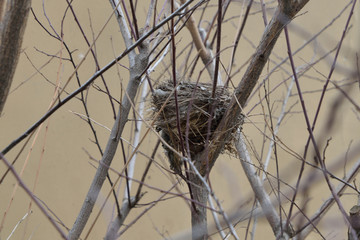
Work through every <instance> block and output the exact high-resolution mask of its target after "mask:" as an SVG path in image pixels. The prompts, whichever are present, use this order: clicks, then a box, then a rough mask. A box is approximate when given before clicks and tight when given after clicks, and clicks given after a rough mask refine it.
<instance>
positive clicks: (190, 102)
mask: <svg viewBox="0 0 360 240" xmlns="http://www.w3.org/2000/svg"><path fill="white" fill-rule="evenodd" d="M176 90H177V91H176V92H177V101H175V91H174V85H173V82H171V81H166V82H164V83H162V84H160V85H159V86H158V87H157V89H156V90H155V91H154V93H153V96H152V105H153V110H154V115H157V113H158V112H159V111H161V112H160V114H159V115H158V117H157V119H155V126H156V129H157V130H158V131H159V132H161V135H162V138H163V139H164V140H165V141H166V142H167V143H168V144H169V145H170V146H171V147H172V148H173V149H175V150H176V151H177V152H179V153H181V152H182V150H181V149H182V147H181V142H182V143H183V144H184V150H185V152H187V151H186V149H187V148H186V146H187V145H186V141H188V143H189V150H190V155H191V158H192V159H194V157H195V156H196V154H198V153H200V152H202V151H203V150H204V148H205V143H206V139H210V140H211V138H212V135H213V134H214V132H215V130H216V128H217V126H218V125H219V123H220V121H221V119H222V117H223V115H224V113H225V110H226V108H227V107H228V105H229V103H230V100H231V96H230V93H229V91H228V90H227V89H226V88H225V87H222V86H219V87H217V88H216V90H215V98H212V90H213V87H212V85H211V84H204V83H193V82H180V83H178V85H177V87H176ZM176 106H177V107H176ZM176 109H178V114H179V117H177V111H176ZM211 112H212V120H211V125H210V131H209V119H210V113H211ZM178 118H179V127H180V132H181V135H180V134H179V130H178V129H179V128H178V120H177V119H178ZM241 119H242V117H241ZM234 121H237V122H238V123H237V124H234V126H235V127H234V129H233V130H235V129H236V128H237V127H239V126H240V124H241V122H242V120H240V118H239V119H238V120H237V119H234ZM208 134H210V135H209V136H208ZM180 136H181V137H182V141H181V140H180ZM207 137H208V138H207ZM230 140H231V139H230ZM163 147H164V149H165V150H166V153H167V155H168V157H169V161H170V165H171V168H172V169H173V170H174V171H175V172H176V173H178V174H180V173H181V166H182V161H181V160H180V158H179V157H177V156H178V155H177V154H174V153H173V151H172V150H170V148H168V147H167V146H166V145H163ZM224 149H225V150H231V149H232V146H231V141H228V142H227V143H225V148H224Z"/></svg>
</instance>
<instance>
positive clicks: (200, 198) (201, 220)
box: [189, 171, 209, 240]
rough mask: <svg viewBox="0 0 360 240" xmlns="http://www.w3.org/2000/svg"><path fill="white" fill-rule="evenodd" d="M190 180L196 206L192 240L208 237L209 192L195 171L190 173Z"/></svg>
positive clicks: (193, 214) (192, 212)
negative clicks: (207, 212) (207, 205)
mask: <svg viewBox="0 0 360 240" xmlns="http://www.w3.org/2000/svg"><path fill="white" fill-rule="evenodd" d="M189 180H190V184H191V190H192V194H193V200H194V204H193V205H192V206H195V209H194V207H193V208H192V209H191V226H192V240H200V239H201V240H204V239H207V236H208V235H207V217H206V204H207V201H208V196H209V193H208V191H207V190H206V187H205V186H204V183H203V181H202V180H201V179H200V177H199V176H198V175H196V174H195V173H194V172H192V171H191V172H190V173H189Z"/></svg>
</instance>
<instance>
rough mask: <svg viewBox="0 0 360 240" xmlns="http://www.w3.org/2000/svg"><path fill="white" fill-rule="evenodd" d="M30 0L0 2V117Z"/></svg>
mask: <svg viewBox="0 0 360 240" xmlns="http://www.w3.org/2000/svg"><path fill="white" fill-rule="evenodd" d="M30 5H31V0H17V1H5V0H0V14H1V16H0V115H1V113H2V110H3V108H4V105H5V102H6V98H7V96H8V93H9V89H10V86H11V82H12V79H13V76H14V72H15V69H16V65H17V62H18V59H19V55H20V51H21V43H22V40H23V35H24V32H25V27H26V22H27V18H28V15H29V9H30Z"/></svg>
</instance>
